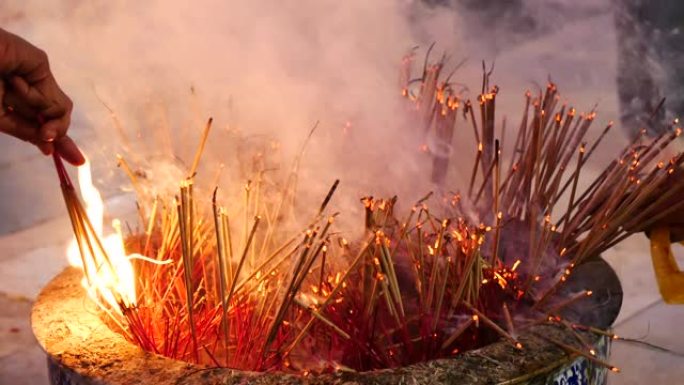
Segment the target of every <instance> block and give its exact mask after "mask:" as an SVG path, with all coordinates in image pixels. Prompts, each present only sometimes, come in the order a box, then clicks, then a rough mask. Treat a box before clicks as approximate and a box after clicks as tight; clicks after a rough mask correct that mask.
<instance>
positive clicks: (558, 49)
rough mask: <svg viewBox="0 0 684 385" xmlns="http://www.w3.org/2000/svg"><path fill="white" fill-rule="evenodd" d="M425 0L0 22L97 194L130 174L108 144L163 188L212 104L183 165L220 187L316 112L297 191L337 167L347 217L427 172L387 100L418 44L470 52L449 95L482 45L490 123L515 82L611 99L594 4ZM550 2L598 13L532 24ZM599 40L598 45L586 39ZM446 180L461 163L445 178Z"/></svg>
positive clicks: (13, 13)
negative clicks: (67, 110) (39, 55)
mask: <svg viewBox="0 0 684 385" xmlns="http://www.w3.org/2000/svg"><path fill="white" fill-rule="evenodd" d="M425 3H440V2H434V1H433V2H425ZM425 3H424V2H419V1H415V0H374V1H366V0H348V1H319V0H318V1H317V0H301V1H282V0H265V1H225V0H203V1H200V2H192V3H191V2H185V1H180V0H173V1H164V0H150V1H144V2H141V1H133V0H116V1H107V2H90V1H85V0H59V1H52V2H44V1H42V0H26V1H24V0H22V1H20V0H9V1H4V2H3V4H2V5H0V10H2V15H3V16H0V17H1V18H2V22H3V27H4V28H6V29H8V30H10V31H13V32H16V33H18V34H21V35H23V36H25V37H26V38H27V39H28V40H30V41H32V42H34V43H35V44H36V45H38V46H40V47H42V48H44V49H45V50H46V51H47V52H48V54H49V55H50V58H51V65H52V68H53V70H54V72H55V74H56V76H57V78H58V79H59V81H60V83H61V84H62V86H63V88H64V89H65V90H66V91H67V93H68V94H69V95H70V96H71V97H72V98H73V99H74V102H75V105H76V110H75V113H74V120H75V122H74V125H73V127H72V133H73V134H74V135H75V136H76V137H77V139H79V143H80V144H81V145H82V146H83V147H84V148H85V150H86V152H87V153H88V154H89V155H90V157H91V159H93V163H94V170H95V172H96V174H97V177H96V181H97V182H98V184H99V186H100V187H103V188H104V189H105V191H104V192H105V195H109V196H111V195H114V194H116V193H117V192H118V190H119V188H120V187H122V186H124V187H127V188H129V189H130V187H128V186H129V184H128V182H127V180H126V178H125V176H124V174H123V172H122V171H121V170H118V169H117V168H116V167H115V164H116V163H115V162H116V159H115V154H116V153H123V154H124V156H125V157H126V159H127V160H128V161H129V162H130V163H131V164H132V165H133V166H134V167H136V166H137V167H139V168H141V169H142V171H144V172H145V174H146V175H147V176H148V177H149V178H150V180H153V181H154V183H155V185H156V186H157V187H159V188H162V189H165V190H171V191H174V190H175V189H176V187H177V186H176V180H175V179H177V177H178V176H182V175H183V173H184V171H185V170H187V168H188V167H189V164H190V163H191V162H192V157H193V154H194V151H195V149H196V146H197V142H198V141H199V138H200V135H201V131H202V129H203V127H204V124H205V121H206V119H207V118H208V117H209V116H212V117H213V118H214V129H213V130H212V133H211V134H210V138H209V143H208V145H207V149H206V152H205V155H204V157H203V161H202V166H201V167H200V169H199V174H198V177H199V178H204V180H205V181H211V180H213V177H214V175H215V174H216V171H217V169H218V165H219V164H220V163H223V164H225V168H224V172H223V176H222V178H221V187H222V190H223V191H226V195H227V196H228V197H232V196H234V195H235V194H236V193H238V192H239V191H240V190H241V188H242V186H243V184H244V182H245V178H246V177H247V175H246V173H245V172H244V170H243V169H241V167H240V163H239V162H238V161H237V160H236V159H237V158H240V159H241V160H242V161H243V162H242V166H243V167H242V168H244V164H246V163H249V159H247V160H246V157H247V154H248V153H249V152H250V151H251V150H253V149H254V146H252V145H251V144H253V143H258V142H259V141H260V140H262V139H264V138H267V137H272V138H273V140H266V141H265V142H266V143H268V144H269V145H268V146H267V147H264V146H262V150H264V151H265V152H266V153H268V155H269V156H270V157H271V158H273V159H275V162H274V165H280V167H281V171H287V169H289V165H290V163H291V162H292V160H293V159H294V158H295V157H296V156H297V154H298V153H299V151H300V148H301V146H302V143H303V142H304V141H305V140H306V137H307V135H308V133H309V131H310V130H311V127H312V126H314V125H315V124H316V122H318V125H317V129H316V132H315V133H314V135H313V137H312V138H311V140H310V142H309V144H308V145H307V147H306V151H305V153H304V157H303V159H302V167H301V168H300V171H299V179H300V183H299V185H300V190H304V191H302V196H303V197H304V199H316V200H315V203H314V204H313V206H317V205H318V204H319V199H322V197H323V196H324V195H325V192H326V191H327V189H328V187H329V186H330V185H331V184H332V183H333V181H334V180H335V179H336V178H339V179H341V184H340V189H339V190H338V193H337V194H336V196H335V199H334V200H333V203H334V204H336V205H338V206H339V207H338V208H339V209H340V210H342V211H344V212H350V214H349V216H352V217H354V216H358V217H359V218H360V217H361V216H360V215H356V214H357V213H359V212H360V210H361V207H360V206H361V205H360V204H359V202H358V199H359V198H360V197H362V196H366V195H374V196H391V195H395V194H397V195H398V196H399V198H400V201H399V202H400V205H401V203H404V204H405V205H408V204H410V203H411V202H413V201H414V200H415V199H417V198H419V197H422V196H423V195H424V194H425V193H426V192H427V191H429V190H431V189H432V188H433V186H431V185H430V182H429V174H430V172H429V170H430V168H429V162H426V159H425V156H424V155H423V154H421V153H420V152H419V151H417V149H418V147H419V146H420V144H421V143H422V142H424V138H422V137H420V132H419V129H418V127H416V125H415V124H413V122H411V121H410V120H409V119H407V116H406V114H405V109H406V108H405V107H406V106H405V105H404V104H403V103H402V102H403V100H401V99H400V98H399V84H398V72H399V65H400V61H401V58H402V56H403V55H404V54H405V53H406V52H408V51H409V49H410V48H411V47H413V46H419V47H421V50H419V51H418V52H419V53H418V56H417V59H418V60H417V66H418V67H420V66H421V65H422V55H423V54H424V52H425V49H426V48H427V46H429V45H430V44H431V43H433V42H436V43H437V45H436V48H435V50H434V51H433V52H434V54H433V55H434V57H437V56H440V55H441V54H442V53H443V52H446V53H448V54H449V55H450V61H449V63H448V64H447V70H446V72H450V67H451V68H453V67H455V66H456V64H457V63H459V62H460V61H461V60H463V59H468V62H467V63H466V65H465V66H463V67H461V68H459V69H458V71H457V72H456V74H455V76H454V79H456V81H457V82H458V83H462V84H463V86H464V90H465V94H464V96H470V97H473V96H474V95H476V94H477V93H478V92H479V83H480V79H481V67H480V60H482V59H484V60H486V61H487V62H488V63H489V64H492V63H493V64H495V71H494V77H493V84H499V85H500V86H501V88H502V93H501V96H500V97H499V98H498V99H499V100H498V102H497V104H498V106H497V114H498V120H501V119H502V117H503V116H506V117H507V119H508V123H507V127H510V128H512V129H513V128H515V127H516V125H517V123H518V119H519V116H520V111H521V107H522V105H523V99H522V94H523V92H524V90H525V89H531V90H532V91H535V90H536V87H538V86H539V85H542V86H543V83H544V81H545V80H546V79H547V77H551V78H552V79H553V80H555V81H557V83H558V84H559V86H560V87H561V91H563V93H564V95H565V96H570V97H569V98H568V99H567V100H568V101H569V102H570V104H573V103H572V101H577V102H578V104H579V105H577V107H578V108H579V110H585V111H586V110H587V109H588V108H590V107H591V106H592V105H593V104H594V103H595V102H601V103H602V105H601V106H602V107H603V106H606V105H607V108H605V107H604V109H607V110H608V111H614V110H615V107H614V104H616V103H615V97H614V83H613V79H614V77H613V74H614V72H613V68H614V64H615V63H614V58H613V55H611V54H610V50H607V49H606V47H612V46H613V45H614V42H613V41H612V40H611V39H613V37H614V36H613V32H612V15H610V14H609V13H606V12H607V11H605V9H603V8H605V7H603V8H601V7H598V8H597V7H596V6H594V5H591V4H589V5H583V6H582V7H574V8H573V7H568V6H566V5H567V4H566V3H569V2H565V1H554V2H550V3H548V4H547V5H546V6H544V7H530V6H523V7H517V8H516V7H515V4H514V5H513V6H511V7H507V8H506V9H501V10H500V12H499V11H496V10H497V9H499V8H497V7H488V8H487V7H484V8H482V10H481V9H479V8H478V7H474V6H473V5H472V4H470V3H472V2H469V1H465V0H462V1H459V2H456V3H457V4H458V5H457V6H451V7H447V6H443V5H425ZM443 3H445V2H443ZM514 3H515V2H514ZM535 4H536V2H535ZM545 4H546V3H545ZM592 4H593V3H592ZM516 9H517V10H516ZM554 9H556V10H557V9H561V11H563V12H560V13H562V14H563V15H567V14H568V13H567V12H565V11H567V10H568V9H579V11H576V12H575V11H573V12H575V13H572V14H571V16H572V15H575V14H577V15H579V16H582V17H585V16H587V15H594V14H596V16H592V18H591V19H588V18H585V19H586V20H588V21H584V20H581V21H579V22H577V23H584V24H585V25H583V26H581V28H575V29H572V26H573V25H574V24H573V23H574V20H575V19H573V18H571V17H565V16H564V17H565V18H564V19H563V22H564V24H563V23H562V24H563V25H560V24H559V23H556V24H554V23H552V22H549V21H548V20H556V19H557V18H558V17H560V16H557V17H556V19H554V18H551V19H550V17H551V16H552V15H554V14H556V15H558V14H560V13H558V12H556V13H554ZM531 10H534V11H535V12H531ZM487 12H489V13H487ZM516 12H517V13H519V14H516ZM540 12H541V13H543V14H540ZM601 12H602V13H601ZM457 13H458V14H457ZM459 15H460V17H459ZM521 15H522V16H521ZM579 16H577V17H578V18H579ZM502 20H503V21H502ZM504 21H506V23H508V24H506V23H504ZM526 21H529V22H530V23H527V22H526ZM577 23H575V24H577ZM509 24H510V25H509ZM528 24H529V25H528ZM565 24H567V25H569V26H570V27H566V26H565ZM559 25H560V26H559ZM511 26H512V27H511ZM527 27H530V28H531V29H529V30H528V29H525V28H527ZM521 28H522V30H521ZM558 31H560V33H558V34H556V35H553V32H558ZM492 36H494V37H492ZM549 36H552V37H549ZM554 36H558V37H554ZM597 36H599V37H600V38H597ZM611 49H612V48H611ZM599 51H601V52H604V53H603V54H601V55H596V54H594V52H599ZM606 51H607V52H609V53H605V52H606ZM606 69H608V70H606ZM606 100H607V101H606ZM103 101H104V102H105V103H106V104H107V106H108V107H110V108H111V109H113V111H114V112H115V113H116V116H117V117H118V120H119V122H120V125H121V127H123V131H124V132H125V137H126V138H127V140H123V139H122V137H124V136H122V135H121V133H120V130H119V129H118V128H117V125H116V124H114V123H113V122H112V119H111V116H110V114H109V111H108V110H107V108H106V107H105V106H104V105H103ZM607 118H608V117H607ZM596 126H597V127H599V126H600V125H599V124H597V125H596ZM462 127H463V126H462ZM167 128H168V129H167ZM470 136H471V134H470V130H466V129H461V130H460V131H459V133H457V138H458V140H457V142H456V143H455V147H454V148H451V149H450V153H452V154H455V159H453V160H452V165H456V166H452V170H454V171H453V172H452V174H455V175H450V178H451V179H450V180H449V186H450V187H454V188H456V187H459V186H463V185H464V183H463V179H464V178H465V179H467V177H468V176H467V175H463V174H469V172H470V171H469V170H470V168H471V164H472V158H473V155H474V142H473V141H472V139H471V137H470ZM238 137H241V138H247V141H246V142H245V141H237V140H236V138H238ZM508 137H509V138H511V137H513V134H512V133H511V134H510V135H508ZM509 142H510V141H509ZM607 153H610V152H609V151H608V152H607ZM172 154H173V156H172ZM169 176H173V177H169ZM454 177H456V178H458V177H461V178H460V179H461V181H460V183H459V181H457V180H454ZM164 183H166V184H168V185H167V186H162V185H161V184H164ZM404 207H405V206H404ZM352 209H356V210H358V211H350V210H352Z"/></svg>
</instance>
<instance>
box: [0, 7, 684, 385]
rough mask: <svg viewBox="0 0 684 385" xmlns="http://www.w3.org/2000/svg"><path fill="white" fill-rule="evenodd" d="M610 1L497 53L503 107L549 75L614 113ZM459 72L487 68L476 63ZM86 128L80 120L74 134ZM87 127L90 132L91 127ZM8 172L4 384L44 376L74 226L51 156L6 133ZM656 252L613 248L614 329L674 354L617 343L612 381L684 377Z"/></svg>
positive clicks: (0, 268)
mask: <svg viewBox="0 0 684 385" xmlns="http://www.w3.org/2000/svg"><path fill="white" fill-rule="evenodd" d="M589 3H591V4H589ZM607 3H608V1H607V0H596V1H595V2H587V1H583V2H579V4H580V6H585V7H587V8H588V9H590V10H591V12H589V11H587V12H586V13H584V14H583V13H581V12H579V13H576V15H575V17H574V19H573V20H571V21H570V22H567V23H565V24H560V25H558V26H557V27H554V28H553V29H552V30H550V31H546V32H544V33H543V34H541V35H538V36H534V37H532V38H530V39H527V40H524V39H523V40H515V39H514V40H515V44H513V43H511V46H510V47H509V48H507V49H505V50H503V52H501V53H499V54H498V55H497V56H496V72H495V81H496V83H497V84H499V85H500V86H501V87H502V94H501V97H500V98H499V101H500V105H499V107H498V111H501V113H504V114H505V113H508V114H511V115H513V114H514V112H515V111H517V110H518V108H519V107H520V100H521V99H520V97H519V96H520V94H521V93H522V90H523V89H525V88H531V87H534V84H535V83H534V81H544V80H545V79H546V77H547V75H549V74H551V75H552V76H553V79H554V81H556V82H557V83H558V84H559V86H560V88H561V91H562V93H563V96H564V97H565V98H566V99H568V100H574V101H577V102H578V103H577V106H578V107H581V108H589V107H590V106H591V105H593V104H594V103H595V102H599V103H600V105H599V111H600V116H599V119H598V121H599V122H601V121H602V122H605V121H607V120H610V119H615V120H616V116H617V114H616V111H617V102H616V91H615V82H614V79H615V35H614V32H613V30H612V25H613V24H612V18H611V15H610V13H609V11H608V8H607ZM597 4H598V5H597ZM464 36H465V37H466V40H465V41H463V42H462V44H461V48H462V49H463V50H466V51H468V52H472V53H471V54H470V55H471V57H477V56H478V55H482V56H486V57H490V56H487V55H491V54H492V50H491V49H485V48H486V47H485V48H483V47H482V46H479V47H478V43H479V41H475V40H473V39H470V38H468V35H467V34H465V35H464ZM497 39H499V44H500V39H501V36H498V37H497V36H491V41H496V40H497ZM490 48H491V45H490ZM490 58H491V57H490ZM459 74H460V75H461V76H462V77H463V78H468V77H471V76H472V78H471V79H477V78H479V76H480V73H479V69H478V68H477V66H473V67H471V68H470V69H465V70H463V71H461V72H460V73H459ZM596 127H597V129H598V127H599V125H597V126H596ZM82 129H84V128H83V127H79V126H78V124H76V126H75V130H76V132H79V130H82ZM81 135H83V138H85V139H84V140H87V138H88V135H87V133H82V134H81ZM623 141H624V139H623V138H621V137H620V136H619V135H617V137H614V139H612V141H611V142H609V143H608V144H607V145H606V146H605V147H604V151H600V152H599V154H598V156H597V159H595V160H596V161H597V162H602V161H603V162H605V161H606V160H608V159H610V157H611V156H612V154H614V151H612V152H611V150H614V149H615V148H617V147H618V145H619V144H621V143H622V142H623ZM589 174H591V172H589ZM0 180H2V181H7V182H3V183H2V184H1V185H0V196H1V197H2V198H3V199H2V200H1V201H0V215H1V216H2V220H0V234H1V235H0V250H2V253H0V309H1V310H0V384H1V385H10V384H11V385H23V384H27V385H28V384H36V385H40V384H45V383H46V374H45V369H44V361H43V358H42V354H41V352H40V349H39V348H38V347H37V345H36V344H35V342H34V340H33V338H32V336H31V333H30V329H29V321H28V319H29V312H30V306H31V301H32V300H33V299H34V298H35V296H36V294H37V293H38V291H39V289H40V288H41V287H42V286H43V285H44V284H45V283H46V282H47V281H48V280H49V279H50V277H52V276H53V275H54V274H56V273H57V272H58V271H60V269H62V268H63V267H64V265H65V258H64V252H63V251H64V248H65V246H66V242H67V241H68V239H69V236H70V227H69V223H68V220H67V218H66V216H65V214H64V212H63V206H62V204H61V200H60V199H61V198H60V196H59V191H58V188H57V186H56V182H55V180H54V175H53V171H52V170H51V169H50V167H49V162H48V161H47V159H44V158H42V157H40V156H38V155H37V154H36V153H35V151H34V150H33V149H31V148H28V147H27V146H25V145H23V144H20V143H18V142H14V141H11V140H10V139H8V138H5V137H0ZM648 251H649V249H648V241H647V239H646V238H645V237H643V236H641V235H637V236H634V237H632V238H630V239H628V240H626V241H625V242H624V243H622V244H621V245H618V246H616V247H615V248H614V249H612V250H610V251H608V252H606V253H605V257H606V258H607V259H608V260H609V262H610V263H611V264H612V265H613V266H614V267H615V269H616V271H617V272H618V274H619V276H620V278H621V280H622V282H623V285H624V290H625V302H624V305H623V310H622V313H621V315H620V317H619V319H618V321H617V323H616V331H617V333H618V334H620V335H621V336H624V337H629V338H634V339H639V340H642V341H645V342H649V343H653V344H657V345H659V346H661V347H663V348H667V349H670V350H672V352H668V351H663V350H658V349H653V348H647V347H645V346H644V345H638V344H631V343H630V344H628V343H623V342H618V343H616V344H615V346H614V349H613V355H612V359H611V362H613V363H614V364H615V365H617V366H618V367H620V368H621V369H622V370H623V373H621V374H619V375H613V376H612V377H611V379H610V383H611V384H612V385H619V384H666V383H681V381H680V379H681V378H682V377H684V358H682V357H683V356H682V354H681V353H684V329H683V328H682V327H681V326H680V325H681V324H680V318H679V317H680V316H681V317H684V307H680V306H669V305H665V304H663V303H662V301H661V300H660V298H659V295H658V291H657V287H656V285H655V281H654V277H653V272H652V267H651V265H650V260H649V258H648ZM678 253H679V254H684V253H682V250H678Z"/></svg>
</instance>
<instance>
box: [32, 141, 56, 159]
mask: <svg viewBox="0 0 684 385" xmlns="http://www.w3.org/2000/svg"><path fill="white" fill-rule="evenodd" d="M36 146H37V147H38V149H39V150H40V152H42V153H43V155H46V156H47V155H52V153H53V152H54V151H55V146H53V145H52V143H37V144H36Z"/></svg>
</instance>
